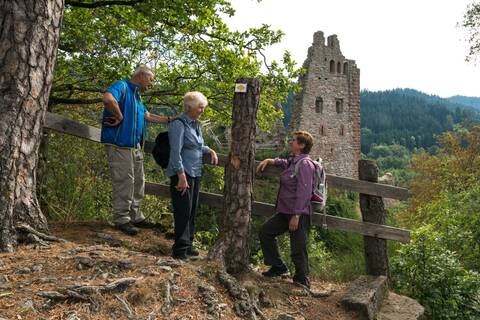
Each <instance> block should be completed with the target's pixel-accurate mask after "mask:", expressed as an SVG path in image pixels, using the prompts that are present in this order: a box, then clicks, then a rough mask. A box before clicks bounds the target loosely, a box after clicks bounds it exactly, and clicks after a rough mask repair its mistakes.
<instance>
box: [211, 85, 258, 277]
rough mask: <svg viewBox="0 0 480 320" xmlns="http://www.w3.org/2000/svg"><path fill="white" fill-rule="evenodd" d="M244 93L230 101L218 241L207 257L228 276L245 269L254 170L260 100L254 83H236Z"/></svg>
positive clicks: (237, 94)
mask: <svg viewBox="0 0 480 320" xmlns="http://www.w3.org/2000/svg"><path fill="white" fill-rule="evenodd" d="M237 83H246V84H247V92H245V93H235V96H234V98H233V111H232V114H233V124H232V140H231V141H232V143H231V147H230V153H229V155H228V165H227V166H226V167H225V188H224V205H223V221H222V229H221V231H220V235H219V238H218V240H217V242H216V243H215V245H214V246H213V247H212V249H211V251H210V253H209V257H210V258H212V259H216V260H220V261H222V262H223V263H224V265H225V267H226V269H227V271H228V272H229V273H239V272H242V271H244V270H246V269H247V267H248V260H249V253H250V251H249V247H248V243H249V237H250V220H251V219H250V217H251V212H252V203H253V180H254V170H255V132H256V119H257V110H258V106H259V100H260V84H259V82H258V80H256V79H239V80H237Z"/></svg>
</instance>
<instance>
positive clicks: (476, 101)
mask: <svg viewBox="0 0 480 320" xmlns="http://www.w3.org/2000/svg"><path fill="white" fill-rule="evenodd" d="M448 100H450V101H451V102H453V103H456V104H461V105H464V106H469V107H472V108H475V109H476V110H480V98H479V97H466V96H453V97H450V98H448Z"/></svg>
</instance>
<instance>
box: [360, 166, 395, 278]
mask: <svg viewBox="0 0 480 320" xmlns="http://www.w3.org/2000/svg"><path fill="white" fill-rule="evenodd" d="M358 174H359V179H360V180H366V181H370V182H378V167H377V164H376V162H375V161H373V160H359V161H358ZM360 210H361V211H362V219H363V221H365V222H371V223H376V224H385V207H384V204H383V198H382V197H378V196H372V195H366V194H363V193H360ZM363 243H364V252H365V265H366V269H367V270H366V271H367V274H368V275H373V276H380V275H383V276H389V270H388V253H387V241H386V240H384V239H379V238H375V237H370V236H363Z"/></svg>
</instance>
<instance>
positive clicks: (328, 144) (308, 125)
mask: <svg viewBox="0 0 480 320" xmlns="http://www.w3.org/2000/svg"><path fill="white" fill-rule="evenodd" d="M303 68H304V69H305V74H304V75H303V76H302V77H301V78H300V79H299V81H300V83H301V85H302V91H301V92H299V93H298V94H296V95H295V97H294V99H293V103H292V120H291V124H290V128H291V130H292V132H293V131H296V130H306V131H308V132H310V133H311V134H312V135H313V138H314V147H313V149H312V151H311V152H310V155H311V157H312V158H317V157H320V158H322V159H323V163H324V165H325V168H326V170H327V173H329V174H334V175H338V176H344V177H351V178H358V160H359V159H360V69H358V68H357V66H356V64H355V61H354V60H348V59H346V58H345V57H344V56H343V54H342V52H341V50H340V43H339V41H338V39H337V36H336V35H331V36H329V37H328V39H327V44H326V45H325V37H324V35H323V32H321V31H318V32H316V33H315V34H314V36H313V44H312V46H311V47H310V48H309V49H308V57H307V59H306V60H305V62H304V64H303Z"/></svg>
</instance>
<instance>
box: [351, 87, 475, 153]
mask: <svg viewBox="0 0 480 320" xmlns="http://www.w3.org/2000/svg"><path fill="white" fill-rule="evenodd" d="M360 99H361V102H360V103H361V106H362V108H361V119H362V124H361V126H362V131H361V135H362V153H364V154H368V153H369V152H370V147H371V146H372V145H379V144H387V145H390V144H399V145H402V146H404V147H406V148H407V149H409V150H411V151H413V150H414V149H420V148H424V149H428V148H430V147H432V146H435V145H436V141H435V135H438V134H441V133H443V132H445V131H449V130H453V128H454V125H455V124H457V123H460V122H462V121H464V120H470V121H474V122H478V121H479V119H480V118H479V116H478V113H477V112H476V111H475V110H474V109H473V108H471V107H467V106H464V105H461V104H456V103H454V102H452V101H450V100H447V99H442V98H440V97H437V96H429V95H426V94H423V93H421V92H418V91H415V90H411V89H396V90H389V91H380V92H370V91H362V92H361V98H360Z"/></svg>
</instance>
